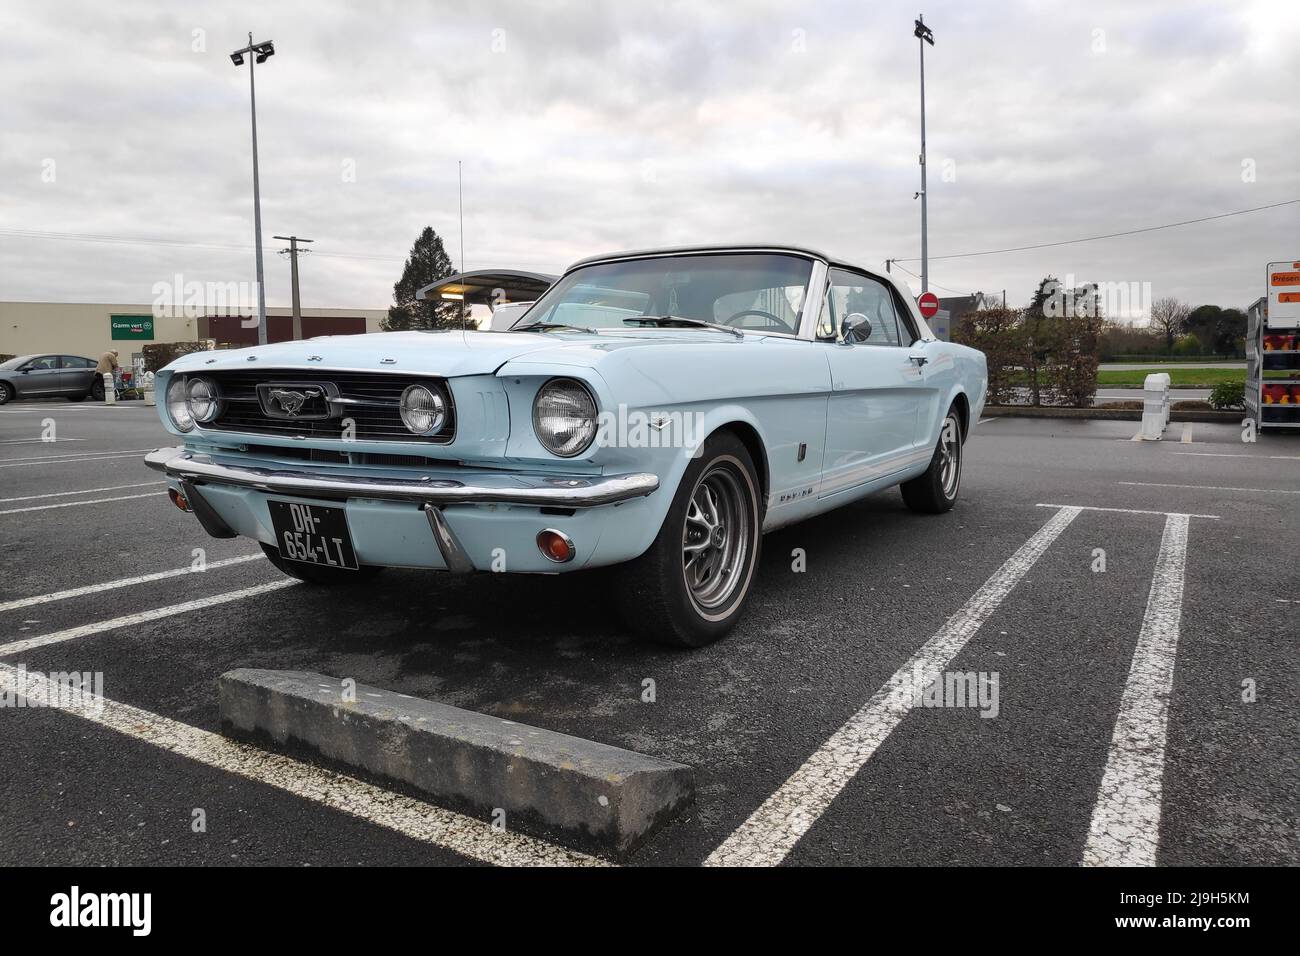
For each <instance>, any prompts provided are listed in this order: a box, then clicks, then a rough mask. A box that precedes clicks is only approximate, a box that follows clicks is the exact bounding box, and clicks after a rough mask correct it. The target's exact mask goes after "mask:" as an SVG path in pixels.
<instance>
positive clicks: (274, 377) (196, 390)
mask: <svg viewBox="0 0 1300 956" xmlns="http://www.w3.org/2000/svg"><path fill="white" fill-rule="evenodd" d="M987 384H988V378H987V372H986V368H985V361H984V355H983V354H982V353H980V352H977V351H975V350H973V349H970V348H966V347H964V346H961V345H953V344H949V343H947V342H941V341H938V340H937V339H935V338H934V336H933V335H932V334H931V333H930V330H929V328H928V327H927V326H926V324H925V321H924V320H923V319H922V318H921V316H920V314H919V312H918V311H917V309H916V305H915V303H914V302H913V300H912V297H911V295H910V294H909V293H908V291H907V289H906V287H904V286H902V285H900V284H898V283H896V282H894V281H893V280H892V279H891V277H890V276H889V275H881V274H878V273H875V272H872V271H870V270H867V269H862V268H859V267H857V266H853V265H850V264H849V263H847V262H844V261H841V260H839V259H836V258H833V257H830V256H826V255H823V254H822V253H819V252H815V251H812V250H809V249H802V248H797V247H790V246H720V247H708V248H686V249H664V250H653V251H645V252H630V253H620V254H617V255H609V256H600V257H597V258H592V259H584V260H582V261H581V262H578V263H576V264H575V265H573V266H571V267H570V268H569V269H568V270H567V271H566V272H565V273H564V274H563V275H562V276H560V278H559V279H557V280H556V281H555V283H554V284H553V285H551V287H550V288H549V289H548V290H547V291H546V292H545V293H543V294H542V295H541V297H540V298H538V299H537V301H536V302H535V303H534V304H533V305H532V307H531V308H529V309H528V310H527V312H525V313H524V314H523V315H521V316H519V317H518V318H517V319H516V320H515V321H514V324H513V325H512V326H511V328H510V329H509V330H507V331H503V332H469V331H462V330H459V329H458V330H450V331H429V332H387V333H376V334H371V335H350V336H333V337H325V338H317V339H311V340H308V341H299V342H283V343H279V344H275V345H266V346H260V347H257V348H247V349H238V350H231V351H222V352H197V353H192V354H189V355H186V356H184V357H182V358H179V359H177V360H176V361H175V362H173V363H172V364H171V365H169V366H168V367H167V368H165V369H163V370H162V371H161V372H160V373H159V374H158V384H157V388H158V391H159V394H160V395H163V396H165V401H163V402H160V403H159V408H160V414H161V416H162V420H163V424H164V425H165V426H166V427H167V429H168V430H169V431H170V432H172V433H173V434H175V435H176V436H177V437H178V438H180V439H181V440H182V441H183V445H181V446H179V447H175V448H160V449H158V450H157V451H155V452H152V453H151V454H150V455H149V456H148V457H147V459H146V460H147V462H148V464H149V465H150V467H152V468H155V469H157V470H158V471H161V472H163V473H165V474H166V476H167V478H168V484H169V486H170V490H169V494H170V495H171V498H172V501H173V502H174V503H175V504H176V505H177V506H178V507H180V508H181V509H182V510H184V511H187V512H191V513H193V515H194V516H195V517H196V518H197V520H198V522H199V524H201V525H202V526H203V529H204V530H205V531H206V532H207V533H208V534H210V535H212V536H214V537H219V538H229V537H235V536H237V535H243V536H245V537H249V538H254V539H256V540H257V541H258V542H260V543H261V546H262V549H263V550H264V551H265V552H266V555H267V557H268V558H269V559H270V560H271V561H272V562H273V563H274V564H275V565H276V567H278V568H279V569H280V570H282V571H283V572H284V573H286V574H290V575H293V576H294V577H297V578H301V579H302V580H304V581H308V582H311V583H313V584H320V585H338V586H347V585H355V584H357V583H358V582H361V581H364V580H365V579H366V578H367V577H368V576H369V575H371V574H374V573H377V572H378V571H379V570H381V569H382V568H385V567H402V568H427V569H431V570H440V571H449V572H452V573H456V574H463V573H469V572H474V571H483V572H505V573H554V572H566V571H573V570H577V569H580V568H598V567H608V566H617V567H614V568H612V571H613V576H614V577H615V579H616V581H617V591H616V593H617V598H618V600H619V602H620V604H621V607H622V609H623V612H624V616H625V617H626V619H627V622H628V624H629V625H630V626H631V627H633V628H634V629H635V630H637V631H640V632H641V633H643V634H644V635H646V636H647V637H649V638H652V639H655V640H658V641H662V642H666V643H669V644H675V645H679V646H688V647H698V646H702V645H704V644H708V643H710V642H712V641H714V640H717V639H718V638H719V637H721V636H722V635H723V634H725V633H726V632H727V631H728V630H729V629H730V628H731V627H732V626H733V625H734V624H735V623H736V621H737V620H738V619H739V617H740V615H741V613H742V611H743V609H744V606H745V601H746V598H747V597H748V595H749V591H750V589H751V588H752V587H753V584H754V577H755V569H756V567H757V564H758V558H759V547H760V542H761V540H762V535H763V534H764V533H765V532H768V531H771V530H773V529H774V528H780V527H783V526H785V525H788V524H791V523H792V522H796V521H800V520H802V519H804V518H808V517H810V516H812V515H817V514H821V513H823V512H826V511H829V510H831V509H832V508H837V507H839V506H840V505H843V504H846V503H848V502H851V501H855V500H857V499H859V498H861V497H863V496H864V495H867V494H871V493H872V492H876V491H880V490H881V489H883V488H887V487H890V486H893V485H898V486H899V487H900V488H901V489H902V495H903V500H904V501H905V502H906V503H907V505H908V507H910V508H911V509H912V510H914V511H918V512H924V513H931V514H934V513H940V512H945V511H947V510H948V509H950V508H951V507H952V506H953V503H954V502H955V501H956V499H957V492H958V489H959V488H960V485H961V470H962V449H963V444H964V442H965V441H966V438H967V437H968V435H969V434H970V431H971V429H972V428H973V427H974V426H975V423H976V422H978V421H979V416H980V411H981V409H982V408H983V405H984V398H985V392H986V389H987Z"/></svg>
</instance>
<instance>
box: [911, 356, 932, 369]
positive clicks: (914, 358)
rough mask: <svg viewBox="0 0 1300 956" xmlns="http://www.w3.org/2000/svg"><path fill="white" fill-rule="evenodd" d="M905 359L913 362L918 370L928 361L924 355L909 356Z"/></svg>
mask: <svg viewBox="0 0 1300 956" xmlns="http://www.w3.org/2000/svg"><path fill="white" fill-rule="evenodd" d="M907 358H908V360H909V361H912V362H915V363H916V367H917V368H920V367H921V366H922V365H924V364H925V363H926V362H928V361H930V360H929V359H928V358H926V357H925V356H924V355H909V356H908V357H907Z"/></svg>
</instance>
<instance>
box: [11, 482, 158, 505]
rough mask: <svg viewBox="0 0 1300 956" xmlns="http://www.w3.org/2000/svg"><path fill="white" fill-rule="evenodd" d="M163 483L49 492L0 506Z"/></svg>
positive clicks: (26, 496) (138, 483) (154, 483)
mask: <svg viewBox="0 0 1300 956" xmlns="http://www.w3.org/2000/svg"><path fill="white" fill-rule="evenodd" d="M165 484H167V482H165V481H137V482H134V483H132V484H129V485H107V486H105V487H103V488H82V489H81V490H80V491H51V492H49V493H48V494H44V495H23V496H22V497H20V498H0V505H7V504H9V503H11V502H14V501H39V500H42V499H44V498H66V497H68V496H69V495H93V494H95V493H96V492H99V491H121V490H122V489H123V488H147V487H149V486H151V485H165Z"/></svg>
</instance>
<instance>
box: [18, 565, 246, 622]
mask: <svg viewBox="0 0 1300 956" xmlns="http://www.w3.org/2000/svg"><path fill="white" fill-rule="evenodd" d="M262 557H264V555H263V554H262V553H261V552H260V551H259V552H258V553H257V554H241V555H240V556H239V557H237V558H222V559H221V560H220V561H210V562H208V564H207V565H206V567H204V569H203V570H202V571H199V570H196V569H194V568H193V567H184V568H172V569H171V570H169V571H154V572H153V573H152V574H141V575H139V576H137V577H134V578H118V579H117V580H115V581H104V582H103V583H101V584H87V585H84V586H82V587H79V588H69V589H68V590H66V591H53V592H51V593H49V594H38V595H35V596H34V597H25V598H16V599H15V600H12V601H5V602H4V603H2V604H0V613H2V612H4V611H16V610H18V609H19V608H21V607H34V606H35V605H37V604H49V603H50V602H52V601H66V600H67V599H68V598H76V597H84V596H85V595H87V594H98V593H99V592H100V591H112V590H115V589H117V588H127V587H131V586H133V585H136V584H149V583H151V582H153V581H165V580H166V579H167V578H179V577H183V576H184V575H186V574H204V573H206V572H207V571H214V570H216V569H217V568H227V567H230V566H231V565H232V564H245V563H247V562H249V561H257V560H258V559H259V558H262Z"/></svg>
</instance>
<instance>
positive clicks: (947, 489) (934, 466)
mask: <svg viewBox="0 0 1300 956" xmlns="http://www.w3.org/2000/svg"><path fill="white" fill-rule="evenodd" d="M962 439H963V435H962V429H961V416H960V415H959V414H957V409H956V408H955V407H953V408H950V409H948V415H947V417H946V418H945V419H944V422H943V428H942V429H941V430H940V432H939V441H938V442H937V443H936V444H935V448H934V456H933V457H932V458H931V459H930V467H929V468H927V469H926V470H925V473H924V474H922V475H919V476H917V477H916V478H913V479H912V480H911V481H905V482H903V483H902V484H901V485H900V486H899V487H900V488H901V489H902V492H903V501H904V502H905V503H906V504H907V506H908V507H909V508H911V509H912V510H913V511H919V512H921V513H922V514H931V515H937V514H943V513H944V512H945V511H949V510H951V509H952V506H953V505H954V504H955V503H956V502H957V493H958V492H959V491H960V490H961V462H962ZM949 464H951V469H949V468H948V465H949Z"/></svg>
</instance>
